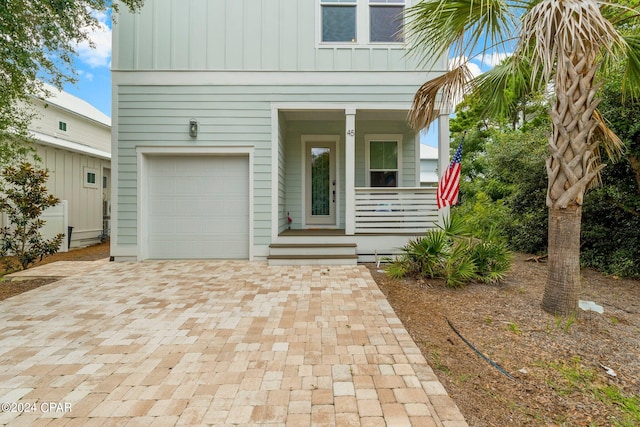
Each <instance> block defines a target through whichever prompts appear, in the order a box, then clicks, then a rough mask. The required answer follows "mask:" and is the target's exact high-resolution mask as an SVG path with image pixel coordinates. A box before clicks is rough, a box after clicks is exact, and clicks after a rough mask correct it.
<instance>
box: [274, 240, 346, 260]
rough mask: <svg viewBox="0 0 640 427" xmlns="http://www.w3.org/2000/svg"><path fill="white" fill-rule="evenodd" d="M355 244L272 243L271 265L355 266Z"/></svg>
mask: <svg viewBox="0 0 640 427" xmlns="http://www.w3.org/2000/svg"><path fill="white" fill-rule="evenodd" d="M356 247H357V246H356V244H355V243H272V244H271V245H269V256H268V257H267V260H268V261H269V265H325V264H327V265H355V264H357V263H358V255H357V254H356Z"/></svg>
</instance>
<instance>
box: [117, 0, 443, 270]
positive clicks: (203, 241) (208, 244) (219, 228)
mask: <svg viewBox="0 0 640 427" xmlns="http://www.w3.org/2000/svg"><path fill="white" fill-rule="evenodd" d="M414 3H415V1H414V0H276V1H274V0H179V1H177V0H146V1H145V5H144V7H143V9H142V10H141V11H140V12H139V13H135V14H131V13H129V12H127V11H126V8H121V13H120V15H119V16H118V17H117V23H116V24H115V25H114V31H113V34H114V43H113V46H114V47H113V60H112V70H113V74H112V76H113V100H114V102H113V134H112V135H113V142H112V143H113V146H112V154H113V172H114V178H115V185H114V187H113V210H112V220H113V227H112V237H111V239H112V240H111V245H112V246H111V247H112V249H111V250H112V255H113V257H114V258H115V259H116V260H144V259H190V258H205V259H206V258H210V259H221V258H231V259H250V260H267V259H268V260H269V262H270V263H272V264H276V263H296V262H298V263H332V262H335V263H338V262H339V263H344V262H347V263H355V262H356V260H358V259H359V260H371V259H373V258H374V257H376V256H380V255H387V254H391V253H393V252H394V251H397V248H399V247H401V246H402V245H404V244H405V243H406V242H407V240H408V239H409V238H410V237H411V236H415V235H418V234H421V233H423V232H424V231H425V230H426V229H427V228H430V227H433V225H434V222H437V221H438V212H437V208H436V203H435V189H433V188H421V187H420V144H419V135H418V134H417V133H416V132H414V131H413V130H412V129H411V128H410V127H409V126H408V124H407V114H408V111H409V108H410V105H411V101H412V99H413V95H414V94H415V92H416V90H417V89H418V88H419V87H420V85H421V84H422V83H423V82H424V81H426V80H427V79H429V78H431V77H434V75H435V73H439V72H441V71H444V70H445V69H446V66H447V63H446V58H442V59H441V61H439V63H437V64H433V67H431V66H427V67H426V68H425V67H424V66H419V65H418V64H417V61H415V60H414V59H412V58H411V57H410V56H408V55H407V43H406V40H405V38H404V35H403V25H404V22H403V21H404V13H405V10H406V8H408V7H410V6H412V5H413V4H414ZM425 69H435V70H441V71H437V72H434V71H432V72H429V73H428V72H425V71H424V70H425ZM439 142H440V145H439V152H440V153H441V154H440V158H441V159H442V160H441V161H444V162H447V161H448V150H449V142H448V111H442V115H441V118H440V120H439ZM444 169H445V168H444V167H442V166H441V167H440V170H444Z"/></svg>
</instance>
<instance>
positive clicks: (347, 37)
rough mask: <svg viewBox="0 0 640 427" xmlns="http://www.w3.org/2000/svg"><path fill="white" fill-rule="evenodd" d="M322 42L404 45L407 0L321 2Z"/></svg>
mask: <svg viewBox="0 0 640 427" xmlns="http://www.w3.org/2000/svg"><path fill="white" fill-rule="evenodd" d="M319 1H320V42H321V43H325V44H329V43H349V44H351V43H354V44H368V43H376V44H377V43H386V44H389V43H402V42H404V37H403V34H402V31H403V25H404V9H405V5H406V0H319Z"/></svg>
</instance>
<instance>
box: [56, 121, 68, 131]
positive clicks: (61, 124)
mask: <svg viewBox="0 0 640 427" xmlns="http://www.w3.org/2000/svg"><path fill="white" fill-rule="evenodd" d="M58 130H60V131H62V132H66V131H67V123H66V122H63V121H59V122H58Z"/></svg>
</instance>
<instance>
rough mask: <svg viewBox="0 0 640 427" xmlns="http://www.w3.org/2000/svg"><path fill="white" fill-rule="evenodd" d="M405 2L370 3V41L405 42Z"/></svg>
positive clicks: (376, 1)
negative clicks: (403, 30)
mask: <svg viewBox="0 0 640 427" xmlns="http://www.w3.org/2000/svg"><path fill="white" fill-rule="evenodd" d="M404 1H405V0H370V1H369V41H371V42H373V43H397V42H402V41H404V36H403V34H402V27H403V21H404V17H403V15H404Z"/></svg>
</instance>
